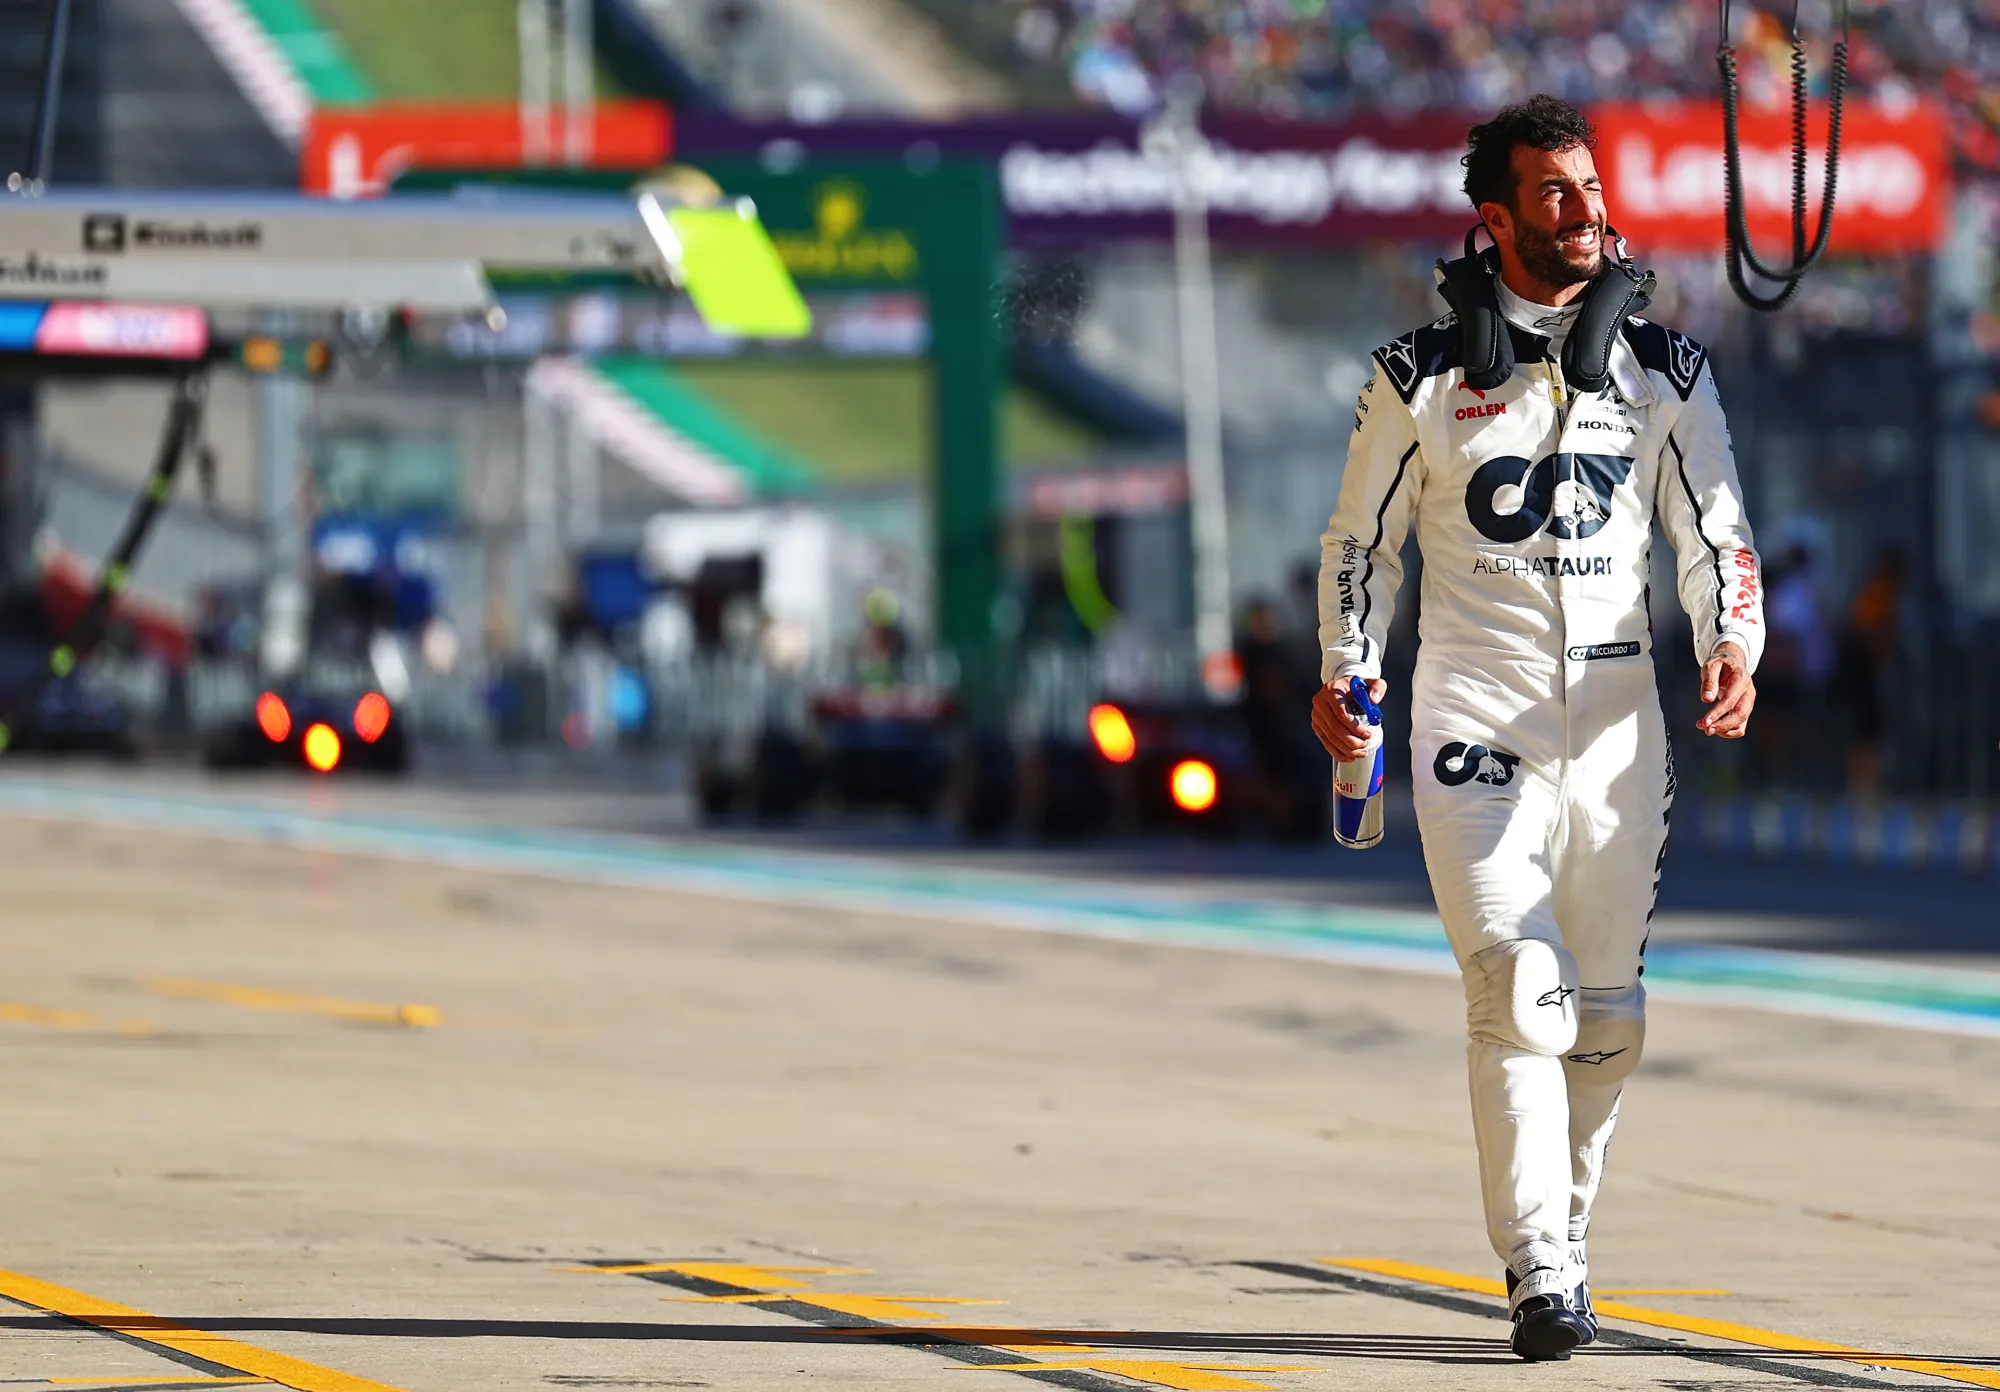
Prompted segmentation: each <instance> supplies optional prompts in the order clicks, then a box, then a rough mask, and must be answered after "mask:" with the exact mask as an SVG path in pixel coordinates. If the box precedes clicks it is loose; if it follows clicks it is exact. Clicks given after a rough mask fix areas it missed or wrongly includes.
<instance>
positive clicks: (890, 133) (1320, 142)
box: [675, 114, 1474, 246]
mask: <svg viewBox="0 0 2000 1392" xmlns="http://www.w3.org/2000/svg"><path fill="white" fill-rule="evenodd" d="M1470 119H1471V118H1469V117H1465V116H1453V115H1435V114H1432V115H1425V116H1421V117H1413V118H1411V119H1409V120H1406V121H1396V120H1390V119H1387V118H1374V119H1365V120H1356V121H1350V122H1344V123H1339V124H1320V123H1310V122H1285V121H1268V120H1258V119H1252V118H1239V117H1223V118H1216V119H1213V120H1211V121H1210V122H1209V123H1208V125H1207V133H1208V137H1209V140H1210V142H1211V152H1210V158H1209V159H1208V160H1207V161H1206V162H1205V164H1204V165H1203V166H1202V168H1201V170H1200V173H1199V177H1200V179H1201V184H1202V187H1203V189H1204V191H1205V192H1206V194H1207V196H1208V201H1209V204H1210V207H1211V210H1212V213H1213V218H1212V229H1213V232H1214V235H1215V236H1216V237H1217V238H1218V239H1220V240H1223V241H1229V242H1251V243H1260V242H1261V243H1272V242H1277V243H1285V242H1295V243H1296V242H1304V243H1316V244H1329V243H1334V244H1342V243H1344V244H1353V243H1359V242H1368V241H1376V240H1383V239H1393V240H1415V241H1422V242H1431V243H1436V244H1438V245H1440V246H1445V245H1449V244H1452V243H1455V242H1456V241H1457V240H1458V239H1459V238H1461V237H1463V236H1464V234H1465V230H1466V228H1468V227H1469V226H1471V225H1472V222H1473V220H1474V219H1473V214H1472V211H1471V209H1470V208H1469V207H1467V206H1466V202H1465V196H1464V195H1463V194H1462V193H1461V192H1460V191H1459V184H1460V181H1461V179H1462V178H1463V170H1462V169H1461V168H1460V166H1459V163H1458V160H1459V156H1460V154H1462V153H1463V151H1464V148H1465V132H1466V128H1467V125H1468V124H1469V122H1470ZM675 142H676V153H677V155H678V156H679V157H680V158H684V159H686V160H688V161H689V162H691V163H694V164H697V165H698V164H700V162H701V160H702V158H703V157H704V156H709V157H714V156H730V157H741V156H746V155H747V156H752V157H755V158H758V159H760V160H761V161H762V162H763V163H764V165H765V166H766V167H767V168H769V169H771V170H773V171H774V172H784V171H787V170H791V169H799V170H802V171H803V172H807V173H810V172H811V169H812V163H813V161H814V159H815V157H818V158H832V157H839V158H851V157H853V156H856V155H863V156H865V155H880V156H883V157H885V158H890V159H896V160H899V161H903V162H905V163H906V164H908V165H910V166H911V167H922V165H923V164H924V163H925V162H927V161H928V162H935V161H936V160H937V159H938V158H939V157H940V156H942V155H952V156H970V157H975V158H986V159H991V160H993V161H994V162H995V164H996V166H997V168H998V170H999V174H1000V186H1001V195H1002V197H1003V198H1004V200H1005V202H1006V205H1007V213H1008V218H1009V221H1010V224H1011V230H1012V235H1013V239H1014V240H1015V241H1016V242H1017V243H1022V244H1028V245H1037V244H1039V245H1048V244H1061V243H1066V242H1089V241H1103V240H1151V239H1158V238H1164V237H1167V236H1170V235H1171V234H1172V231H1173V206H1174V190H1175V180H1176V172H1175V168H1174V166H1173V165H1172V164H1171V163H1169V162H1167V161H1165V160H1162V159H1158V158H1156V157H1154V156H1152V155H1150V154H1148V153H1147V152H1146V151H1145V149H1144V148H1143V142H1142V133H1141V128H1140V127H1139V126H1138V125H1137V124H1136V123H1133V122H1129V121H1123V120H1119V119H1117V118H1115V117H1108V116H1107V117H1046V118H1037V117H977V118H973V119H970V120H966V121H960V122H953V123H949V124H935V125H932V124H920V123H913V122H897V121H838V122H830V123H827V124H824V125H794V124H782V123H780V124H769V125H750V124H745V123H742V122H737V121H731V120H727V119H716V118H712V117H702V116H689V117H686V118H684V119H683V120H682V121H681V123H680V125H679V127H678V128H677V130H676V133H675Z"/></svg>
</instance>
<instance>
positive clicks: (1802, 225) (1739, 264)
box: [1715, 0, 1849, 313]
mask: <svg viewBox="0 0 2000 1392" xmlns="http://www.w3.org/2000/svg"><path fill="white" fill-rule="evenodd" d="M1848 3H1849V0H1840V39H1839V41H1838V42H1837V43H1835V44H1834V46H1833V75H1832V77H1831V79H1830V81H1829V87H1828V99H1829V100H1828V107H1829V110H1828V118H1827V140H1826V180H1825V185H1824V188H1825V196H1824V197H1823V198H1822V200H1821V202H1820V209H1819V232H1818V234H1817V235H1816V236H1815V237H1814V238H1813V240H1812V245H1811V246H1810V247H1808V246H1807V245H1806V154H1807V148H1806V115H1807V111H1808V104H1807V90H1806V44H1805V39H1804V37H1803V36H1802V35H1801V34H1800V33H1799V9H1798V0H1793V4H1792V260H1791V264H1790V265H1789V266H1785V267H1773V266H1767V265H1766V264H1765V263H1764V262H1763V260H1762V259H1761V258H1760V257H1759V256H1758V255H1757V249H1756V247H1755V246H1753V245H1752V244H1751V241H1750V220H1749V217H1748V215H1747V214H1746V212H1745V211H1744V206H1743V145H1742V138H1741V136H1740V135H1739V134H1738V131H1737V103H1738V98H1739V95H1740V93H1739V87H1738V83H1737V77H1736V47H1735V45H1734V44H1732V43H1730V41H1729V0H1722V41H1721V44H1720V46H1719V47H1717V49H1716V51H1715V62H1716V66H1717V67H1718V68H1719V69H1720V70H1721V72H1722V143H1723V157H1722V167H1723V204H1724V215H1725V219H1726V223H1725V228H1724V231H1725V239H1726V241H1727V244H1728V252H1727V262H1728V267H1729V284H1730V288H1731V289H1733V290H1735V291H1736V297H1737V298H1738V299H1740V300H1742V301H1743V303H1744V304H1746V305H1748V306H1750V308H1752V309H1757V310H1763V311H1764V312H1766V313H1771V312H1774V311H1776V310H1780V309H1783V308H1784V307H1785V306H1786V305H1787V304H1790V303H1791V301H1792V297H1793V296H1794V295H1796V294H1798V293H1799V286H1800V285H1802V284H1803V283H1804V281H1805V274H1806V272H1807V271H1808V270H1810V269H1812V266H1813V263H1814V262H1815V261H1817V260H1819V257H1820V253H1821V252H1823V251H1825V250H1826V243H1827V238H1828V236H1829V235H1830V234H1831V233H1832V231H1833V200H1834V192H1835V187H1836V184H1837V183H1838V180H1839V175H1840V118H1841V113H1842V110H1843V107H1844V105H1845V99H1846V95H1847V39H1848ZM1746 262H1747V263H1748V264H1749V267H1750V269H1751V270H1753V271H1755V272H1756V273H1757V274H1758V275H1759V276H1762V277H1763V278H1764V279H1766V280H1773V281H1777V282H1779V284H1780V285H1781V286H1782V287H1783V288H1782V289H1780V290H1779V291H1778V293H1777V294H1775V295H1769V296H1766V295H1760V294H1759V293H1758V292H1757V291H1755V290H1753V289H1752V288H1751V287H1750V284H1749V281H1748V279H1747V278H1746V276H1745V275H1744V271H1743V267H1744V264H1745V263H1746Z"/></svg>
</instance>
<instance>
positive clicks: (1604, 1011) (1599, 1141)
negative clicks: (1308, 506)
mask: <svg viewBox="0 0 2000 1392" xmlns="http://www.w3.org/2000/svg"><path fill="white" fill-rule="evenodd" d="M1591 143H1592V137H1591V132H1590V128H1589V126H1588V124H1587V123H1586V122H1585V121H1584V119H1583V117H1582V116H1581V115H1579V114H1578V113H1577V112H1576V111H1575V110H1574V109H1573V108H1571V107H1569V106H1567V105H1566V104H1564V103H1562V102H1560V101H1557V100H1556V99H1554V98H1552V97H1537V98H1535V99H1533V100H1532V101H1530V102H1529V103H1527V104H1526V105H1524V106H1520V107H1512V108H1509V109H1508V110H1506V111H1503V112H1502V113H1500V115H1499V116H1498V117H1496V118H1495V119H1494V120H1493V121H1491V122H1489V123H1486V124H1484V125H1480V126H1476V127H1474V128H1473V130H1472V132H1471V139H1470V151H1469V153H1468V154H1467V156H1466V160H1465V163H1466V170H1467V174H1466V191H1467V195H1468V196H1469V197H1470V198H1471V200H1472V203H1473V205H1474V206H1475V207H1476V208H1477V209H1478V210H1479V214H1480V217H1481V220H1482V221H1483V222H1484V223H1485V225H1486V228H1487V230H1488V231H1489V232H1490V233H1491V234H1492V238H1493V241H1494V243H1495V247H1496V249H1497V257H1496V256H1495V255H1494V253H1492V252H1489V253H1487V257H1488V258H1490V259H1489V261H1488V262H1487V264H1488V265H1491V266H1493V267H1494V268H1495V269H1497V272H1498V274H1497V283H1494V284H1491V286H1490V290H1489V295H1490V298H1489V300H1488V303H1489V305H1493V306H1494V307H1497V309H1498V310H1499V312H1500V315H1501V316H1502V318H1503V319H1504V325H1503V326H1502V328H1501V332H1503V333H1504V334H1505V335H1506V337H1507V340H1508V346H1509V347H1510V348H1511V351H1512V357H1513V364H1514V365H1513V370H1512V372H1511V374H1509V375H1507V376H1506V377H1505V378H1504V380H1501V381H1499V382H1498V384H1497V385H1487V386H1475V385H1473V384H1472V383H1470V382H1468V380H1467V363H1466V361H1465V355H1466V353H1467V352H1468V351H1469V350H1468V348H1467V346H1466V345H1467V344H1468V342H1469V341H1470V340H1469V339H1468V338H1467V336H1466V335H1465V334H1464V332H1463V329H1464V324H1463V323H1462V322H1461V318H1460V316H1459V315H1456V314H1453V315H1447V316H1446V317H1445V318H1444V319H1442V320H1439V321H1438V322H1437V323H1435V324H1432V325H1430V326H1428V327H1426V328H1421V329H1418V330H1416V331H1415V332H1413V333H1410V334H1406V335H1404V336H1403V337H1402V338H1399V339H1397V340H1395V341H1394V342H1392V343H1390V344H1388V345H1386V346H1385V347H1383V348H1381V349H1379V350H1377V352H1376V353H1375V355H1374V356H1375V364H1374V367H1375V371H1374V375H1373V377H1372V378H1371V380H1370V381H1369V383H1368V385H1367V387H1366V388H1364V390H1363V391H1362V393H1361V400H1360V406H1359V414H1358V418H1357V421H1356V429H1355V433H1354V436H1353V441H1352V443H1351V444H1350V446H1349V448H1348V457H1347V468H1346V473H1345V475H1344V477H1343V479H1342V481H1341V489H1340V502H1339V506H1338V509H1337V511H1336V512H1335V513H1334V515H1333V520H1332V523H1331V525H1330V526H1329V527H1328V529H1327V531H1326V534H1325V536H1324V537H1323V538H1322V539H1321V564H1320V580H1319V604H1320V646H1321V648H1322V649H1323V650H1324V654H1325V659H1324V669H1323V672H1322V677H1323V679H1324V681H1325V682H1326V687H1325V689H1324V690H1322V691H1321V692H1320V693H1319V696H1318V697H1317V698H1316V699H1315V701H1314V706H1313V724H1314V729H1315V730H1316V731H1317V732H1318V734H1319V736H1320V738H1321V740H1322V742H1323V743H1325V745H1326V746H1327V748H1328V750H1329V752H1331V753H1333V754H1334V755H1335V757H1336V758H1352V757H1356V756H1357V755H1358V754H1359V752H1360V750H1361V747H1362V746H1361V739H1362V728H1361V726H1360V724H1359V721H1358V719H1357V718H1356V716H1355V714H1354V712H1353V711H1352V710H1351V709H1350V706H1349V703H1348V702H1347V701H1346V699H1345V698H1344V696H1343V694H1342V693H1344V692H1345V691H1346V689H1347V687H1348V684H1349V681H1350V679H1351V678H1353V677H1357V676H1358V677H1361V678H1363V679H1365V680H1366V681H1367V682H1368V683H1369V685H1370V688H1371V693H1372V694H1373V695H1374V696H1375V697H1376V699H1377V700H1380V699H1381V697H1382V695H1383V692H1384V690H1385V687H1384V683H1383V682H1382V651H1383V645H1384V642H1385V640H1386V638H1387V635H1388V633H1389V627H1390V620H1391V617H1392V614H1393V611H1394V607H1395V601H1396V591H1397V586H1398V584H1399V582H1400V581H1401V580H1402V576H1403V566H1402V563H1401V561H1400V559H1399V553H1400V552H1401V550H1402V547H1403V543H1404V540H1405V537H1406V536H1407V534H1408V533H1409V530H1410V528H1411V527H1412V526H1414V527H1415V529H1416V538H1417V544H1418V546H1419V548H1420V549H1421V551H1422V553H1423V559H1424V566H1423V594H1422V607H1421V614H1420V637H1421V643H1420V646H1419V649H1418V654H1417V665H1416V676H1415V686H1414V690H1412V692H1411V693H1410V696H1409V702H1410V710H1411V713H1412V719H1413V725H1414V732H1413V735H1412V738H1411V755H1412V777H1413V781H1414V783H1415V790H1414V791H1415V797H1416V810H1417V819H1418V823H1419V825H1420V827H1421V830H1422V834H1423V846H1424V858H1425V861H1426V863H1427V865H1428V867H1429V870H1430V877H1431V885H1432V888H1433V891H1434V893H1435V896H1436V899H1437V904H1438V910H1439V913H1440V916H1441V917H1442V919H1443V921H1444V927H1445V931H1446V933H1447V934H1448V935H1449V937H1450V940H1451V945H1452V949H1453V951H1454V953H1455V954H1456V955H1457V958H1458V961H1459V965H1460V966H1461V968H1462V969H1463V972H1464V979H1465V994H1466V1006H1467V1017H1468V1030H1469V1034H1470V1044H1469V1046H1468V1057H1469V1068H1470V1075H1471V1093H1472V1113H1473V1130H1474V1135H1475V1138H1476V1141H1477V1147H1478V1154H1479V1169H1480V1175H1481V1180H1482V1185H1483V1189H1484V1198H1485V1207H1486V1219H1487V1229H1488V1235H1489V1237H1490V1238H1491V1240H1492V1243H1493V1247H1494V1250H1495V1251H1496V1252H1497V1253H1498V1254H1499V1256H1500V1258H1501V1260H1502V1261H1503V1262H1505V1263H1506V1265H1507V1276H1508V1285H1509V1288H1510V1292H1511V1298H1510V1313H1511V1315H1512V1318H1513V1346H1514V1349H1515V1351H1516V1352H1517V1353H1519V1354H1520V1355H1521V1356H1523V1357H1525V1358H1529V1359H1535V1360H1539V1359H1547V1358H1566V1357H1568V1356H1569V1351H1570V1349H1571V1348H1572V1347H1573V1346H1574V1345H1576V1344H1578V1343H1582V1342H1588V1341H1589V1340H1590V1339H1591V1338H1594V1337H1595V1334H1596V1326H1595V1321H1594V1318H1593V1316H1592V1314H1591V1312H1590V1308H1589V1292H1588V1287H1587V1285H1586V1281H1587V1266H1586V1262H1585V1257H1584V1236H1585V1233H1586V1232H1587V1230H1588V1228H1589V1226H1590V1213H1591V1206H1592V1203H1593V1201H1594V1200H1595V1199H1596V1196H1597V1191H1598V1185H1599V1183H1600V1181H1601V1180H1602V1178H1603V1174H1604V1154H1605V1148H1606V1146H1607V1144H1608V1143H1609V1141H1610V1138H1611V1131H1612V1128H1613V1126H1614V1125H1615V1124H1616V1121H1617V1117H1618V1102H1619V1095H1620V1092H1621V1089H1622V1087H1623V1085H1624V1082H1625V1079H1626V1078H1627V1077H1628V1076H1629V1075H1630V1073H1631V1072H1632V1068H1633V1065H1635V1064H1636V1063H1637V1062H1638V1060H1639V1055H1640V1051H1641V1047H1642V1044H1643V1041H1644V1036H1645V991H1644V989H1643V987H1642V986H1641V985H1640V980H1639V977H1640V971H1641V964H1642V957H1643V955H1644V951H1645V946H1646V938H1647V933H1648V930H1649V921H1650V919H1651V917H1652V905H1653V898H1654V893H1655V891H1656V889H1657V886H1658V873H1659V866H1660V862H1661V858H1662V856H1663V854H1664V851H1665V846H1666V835H1667V825H1666V824H1667V816H1668V809H1669V806H1670V804H1671V802H1672V799H1673V791H1674V773H1673V758H1672V754H1671V751H1670V750H1669V748H1668V743H1667V735H1666V730H1665V727H1664V724H1663V722H1662V719H1661V714H1660V704H1659V698H1658V694H1657V691H1656V689H1655V686H1654V680H1653V662H1652V655H1651V654H1652V637H1651V633H1650V626H1649V622H1648V613H1647V579H1648V575H1649V570H1650V550H1651V541H1652V534H1653V524H1654V522H1655V520H1656V519H1657V520H1658V521H1659V522H1660V523H1661V524H1662V527H1663V529H1664V530H1665V532H1666V535H1667V537H1668V538H1669V539H1670V540H1671V542H1672V544H1673V548H1674V551H1675V554H1676V558H1677V565H1676V573H1677V576H1678V590H1679V594H1680V600H1681V603H1682V605H1683V606H1684V607H1685V609H1686V610H1687V612H1688V614H1689V615H1690V616H1691V618H1692V619H1693V623H1694V641H1695V647H1696V658H1697V661H1698V662H1699V663H1700V664H1701V688H1702V690H1701V694H1702V699H1703V700H1704V701H1705V702H1707V703H1709V705H1708V709H1707V712H1706V714H1705V715H1704V716H1703V717H1702V720H1701V724H1700V728H1701V729H1702V730H1703V732H1704V733H1706V734H1708V735H1712V736H1718V737H1722V738H1738V737H1740V736H1741V735H1742V734H1743V732H1744V729H1745V722H1746V721H1747V720H1748V717H1749V714H1750V710H1751V707H1752V705H1753V704H1754V701H1755V688H1754V685H1753V683H1752V681H1751V672H1752V671H1753V670H1754V669H1755V667H1756V663H1757V659H1758V656H1759V654H1760V652H1761V651H1762V648H1763V641H1764V640H1763V634H1764V627H1763V615H1762V607H1761V602H1760V579H1759V569H1758V561H1757V555H1756V552H1755V550H1754V549H1753V546H1752V542H1751V536H1750V529H1749V526H1748V524H1747V522H1746V521H1745V519H1744V508H1743V498H1742V491H1741V488H1740V487H1739V485H1738V482H1737V476H1736V469H1735V465H1734V462H1733V461H1732V459H1731V455H1730V442H1729V433H1728V428H1727V426H1726V425H1725V423H1724V421H1723V415H1722V407H1721V404H1720V402H1719V400H1718V399H1717V396H1716V389H1715V383H1714V380H1713V378H1712V376H1711V374H1710V371H1709V368H1708V365H1707V360H1706V355H1705V353H1704V352H1703V350H1702V349H1701V348H1700V347H1699V346H1698V345H1696V344H1695V343H1693V342H1691V341H1690V340H1688V339H1686V338H1684V337H1682V336H1681V335H1680V334H1678V333H1675V332H1673V331H1671V330H1668V329H1665V328H1663V327H1661V326H1659V325H1656V324H1651V323H1647V322H1646V321H1644V320H1643V319H1638V318H1628V317H1627V316H1626V313H1625V310H1624V309H1623V308H1622V307H1621V308H1619V309H1618V310H1617V311H1616V312H1615V314H1614V315H1613V316H1612V317H1611V318H1608V319H1604V320H1603V323H1604V325H1605V328H1604V336H1605V338H1606V339H1607V340H1608V342H1609V358H1608V364H1607V366H1608V372H1607V373H1606V378H1607V380H1605V382H1604V385H1603V386H1602V388H1601V389H1600V390H1596V391H1594V392H1579V391H1578V390H1577V389H1576V388H1575V387H1574V386H1573V384H1572V383H1571V382H1569V381H1567V380H1566V372H1565V363H1566V361H1567V360H1566V359H1565V358H1564V357H1563V349H1564V347H1565V345H1566V343H1567V341H1568V336H1569V334H1570V330H1571V329H1572V328H1573V327H1574V326H1575V325H1576V324H1577V322H1578V318H1579V315H1580V313H1581V311H1582V310H1583V309H1584V308H1585V306H1586V305H1587V303H1588V293H1587V292H1589V291H1590V290H1591V287H1592V285H1593V283H1594V282H1596V281H1597V280H1598V279H1599V278H1600V276H1601V275H1611V274H1617V273H1618V268H1617V267H1616V266H1613V265H1608V263H1607V261H1606V258H1605V254H1604V250H1603V242H1604V239H1605V236H1606V218H1605V205H1604V194H1603V191H1602V188H1601V186H1600V184H1599V181H1598V177H1597V171H1596V168H1595V165H1594V162H1593V160H1592V158H1591ZM1456 264H1458V265H1470V264H1473V263H1472V262H1466V263H1456ZM1632 279H1633V278H1632V277H1630V276H1628V277H1627V281H1628V283H1630V282H1631V281H1632ZM1496 302H1497V303H1496ZM1454 303H1457V302H1456V301H1454ZM1502 370H1504V364H1502ZM1479 375H1480V376H1481V377H1482V378H1483V379H1487V378H1492V377H1493V376H1494V375H1495V374H1494V373H1493V372H1483V373H1481V374H1479Z"/></svg>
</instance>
